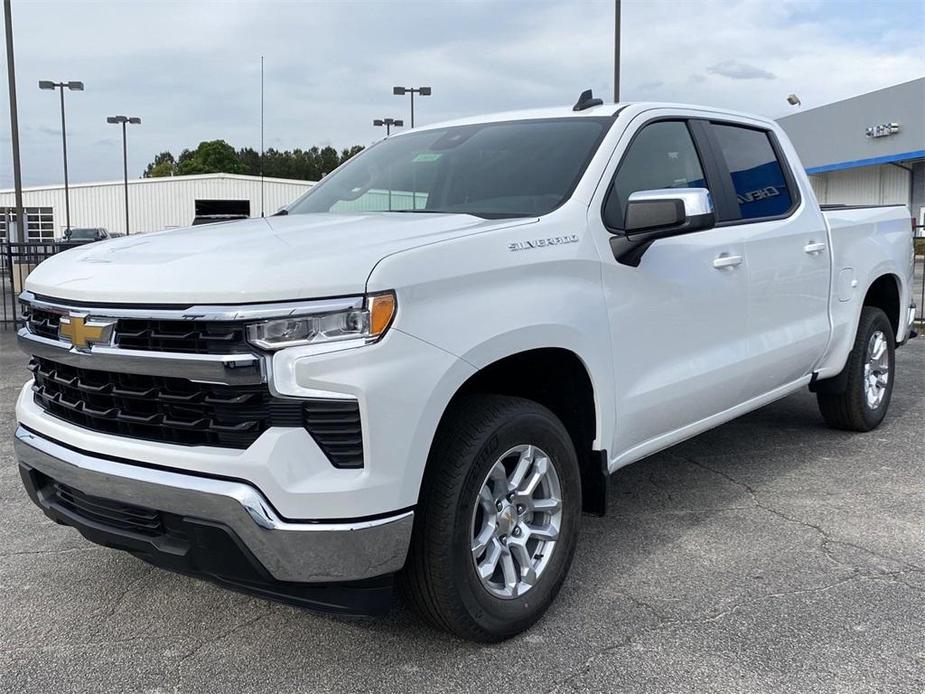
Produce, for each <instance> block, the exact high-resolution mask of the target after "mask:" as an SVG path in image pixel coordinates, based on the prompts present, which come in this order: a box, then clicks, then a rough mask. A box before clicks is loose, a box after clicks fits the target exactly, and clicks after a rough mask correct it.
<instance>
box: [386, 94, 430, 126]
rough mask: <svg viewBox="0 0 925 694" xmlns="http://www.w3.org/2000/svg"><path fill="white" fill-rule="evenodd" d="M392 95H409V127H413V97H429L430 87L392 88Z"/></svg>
mask: <svg viewBox="0 0 925 694" xmlns="http://www.w3.org/2000/svg"><path fill="white" fill-rule="evenodd" d="M392 94H394V95H395V96H404V95H405V94H410V95H411V127H412V128H413V127H414V95H415V94H420V95H421V96H430V94H431V90H430V87H392Z"/></svg>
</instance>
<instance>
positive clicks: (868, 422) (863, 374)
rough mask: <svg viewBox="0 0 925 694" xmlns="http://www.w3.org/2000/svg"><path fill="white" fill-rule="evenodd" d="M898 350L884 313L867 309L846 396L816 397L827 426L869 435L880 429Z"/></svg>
mask: <svg viewBox="0 0 925 694" xmlns="http://www.w3.org/2000/svg"><path fill="white" fill-rule="evenodd" d="M895 349H896V347H895V344H894V337H893V326H892V325H891V324H890V320H889V318H887V316H886V314H885V313H884V312H883V311H882V310H881V309H879V308H875V307H873V306H865V307H864V308H863V309H862V311H861V320H860V322H859V323H858V332H857V336H856V337H855V340H854V348H853V349H852V350H851V354H850V355H849V356H848V362H847V363H846V364H845V371H844V372H843V373H844V374H845V376H846V378H845V384H846V387H845V390H844V392H842V393H824V392H821V393H818V394H817V396H816V397H817V399H818V402H819V411H820V412H821V413H822V417H823V419H825V421H826V424H828V425H829V426H831V427H834V428H836V429H847V430H849V431H870V430H871V429H875V428H876V427H877V426H879V424H880V422H882V421H883V418H884V417H885V416H886V411H887V409H888V408H889V406H890V397H891V396H892V394H893V381H894V374H893V372H894V365H895V359H894V356H895Z"/></svg>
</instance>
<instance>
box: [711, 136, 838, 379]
mask: <svg viewBox="0 0 925 694" xmlns="http://www.w3.org/2000/svg"><path fill="white" fill-rule="evenodd" d="M707 128H708V130H709V133H710V136H711V139H712V142H713V149H714V151H715V152H716V153H717V159H718V160H719V164H720V167H721V168H722V169H724V171H723V175H724V178H725V181H724V184H725V186H726V187H727V192H729V191H728V187H730V186H731V188H732V190H731V194H732V195H734V204H735V206H736V212H737V215H738V217H739V218H738V220H736V221H734V222H727V223H731V224H733V225H735V226H736V227H737V228H738V229H740V230H741V232H742V238H743V240H744V242H745V253H746V258H747V265H748V316H749V318H748V336H749V337H748V358H749V373H750V375H749V379H748V386H749V391H750V392H749V394H750V395H751V396H752V397H756V396H759V395H763V394H765V393H768V392H770V391H772V390H774V389H776V388H779V387H781V386H784V385H786V384H788V383H792V382H793V381H796V380H798V379H799V378H801V377H803V376H806V375H807V374H809V373H811V371H812V369H813V367H814V366H815V364H816V362H817V360H818V359H819V358H820V357H821V356H822V354H823V352H824V351H825V347H826V343H827V341H828V337H829V316H828V301H829V282H830V255H829V251H828V248H827V243H828V238H827V230H826V226H825V221H824V220H823V218H822V215H821V213H820V212H819V210H818V208H817V206H816V205H813V204H803V201H801V199H800V190H799V187H798V185H797V183H796V179H795V177H794V175H793V172H792V171H791V170H790V167H789V164H788V161H787V158H786V156H785V155H784V154H783V152H782V149H781V146H780V143H779V142H778V140H777V138H776V136H775V135H774V133H773V132H772V131H770V130H767V129H765V128H761V127H749V126H745V125H743V124H740V123H736V124H733V123H725V122H717V121H713V122H710V123H709V124H708V125H707ZM810 202H811V201H810Z"/></svg>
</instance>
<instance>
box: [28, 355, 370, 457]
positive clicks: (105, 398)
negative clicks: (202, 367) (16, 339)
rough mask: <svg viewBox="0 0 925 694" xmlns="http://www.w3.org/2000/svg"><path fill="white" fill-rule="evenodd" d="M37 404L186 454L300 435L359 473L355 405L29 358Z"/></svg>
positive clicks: (79, 422)
mask: <svg viewBox="0 0 925 694" xmlns="http://www.w3.org/2000/svg"><path fill="white" fill-rule="evenodd" d="M29 370H30V371H32V373H33V374H34V376H35V383H33V385H32V391H33V393H34V396H35V402H36V403H37V404H38V405H39V407H41V408H42V409H43V410H45V411H46V412H48V413H49V414H51V415H54V416H55V417H58V418H59V419H63V420H65V421H67V422H70V423H71V424H76V425H77V426H81V427H84V428H87V429H92V430H93V431H99V432H103V433H106V434H115V435H117V436H127V437H130V438H137V439H144V440H146V441H161V442H164V443H175V444H183V445H189V446H221V447H223V448H247V447H248V446H250V445H251V444H252V443H253V442H254V441H256V440H257V438H258V437H259V436H260V435H261V434H262V433H263V432H264V431H266V430H267V429H269V428H270V427H303V428H304V429H305V430H306V431H307V432H308V433H309V435H311V437H312V438H313V439H314V440H315V442H316V443H317V444H318V447H319V448H320V449H321V450H322V452H324V454H325V455H326V456H327V458H328V460H330V461H331V464H332V465H334V466H335V467H339V468H361V467H363V427H362V422H361V419H360V407H359V404H358V403H357V401H356V400H335V399H324V398H314V399H310V400H294V399H286V398H276V397H273V396H272V395H270V391H269V390H268V388H267V386H266V385H253V386H223V385H215V384H207V383H194V382H193V381H187V380H185V379H182V378H166V377H160V376H139V375H136V374H123V373H111V372H108V371H97V370H94V369H81V368H77V367H74V366H68V365H66V364H59V363H57V362H54V361H51V360H49V359H43V358H41V357H35V358H33V359H32V361H30V362H29Z"/></svg>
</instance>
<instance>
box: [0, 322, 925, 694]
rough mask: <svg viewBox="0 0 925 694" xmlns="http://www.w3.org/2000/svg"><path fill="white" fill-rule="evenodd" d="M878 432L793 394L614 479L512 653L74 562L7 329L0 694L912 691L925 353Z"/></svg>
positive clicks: (0, 371)
mask: <svg viewBox="0 0 925 694" xmlns="http://www.w3.org/2000/svg"><path fill="white" fill-rule="evenodd" d="M897 365H898V379H897V384H896V389H895V391H894V393H893V402H892V405H891V408H890V414H889V416H888V417H887V420H886V421H885V423H884V425H883V426H881V428H880V429H878V430H876V431H874V432H871V433H869V434H851V433H846V432H836V431H832V430H829V429H826V428H825V427H824V426H823V424H822V421H821V418H820V417H819V414H818V412H817V410H816V405H815V400H814V398H813V396H811V395H810V394H808V393H805V392H801V393H798V394H795V395H793V396H791V397H788V398H787V399H785V400H782V401H780V402H777V403H775V404H772V405H769V406H768V407H765V408H763V409H761V410H759V411H757V412H754V413H752V414H750V415H747V416H745V417H743V418H741V419H739V420H736V421H734V422H731V423H729V424H727V425H725V426H723V427H720V428H719V429H716V430H714V431H711V432H708V433H706V434H703V435H701V436H699V437H697V438H695V439H692V440H690V441H688V442H686V443H684V444H681V445H679V446H676V447H674V448H672V449H670V450H668V451H665V452H663V453H661V454H658V455H656V456H653V457H652V458H649V459H648V460H646V461H643V462H640V463H637V464H635V465H631V466H629V467H627V468H624V469H623V470H621V471H619V472H618V473H617V474H616V475H615V476H614V477H613V479H612V487H611V507H610V513H609V515H608V516H607V517H606V518H594V517H590V516H585V517H584V518H583V528H582V533H581V540H580V543H579V547H578V550H577V552H576V555H575V562H574V564H573V566H572V571H571V574H570V577H569V579H568V580H567V581H566V583H565V586H564V587H563V589H562V592H561V593H560V595H559V599H558V600H557V602H556V603H555V604H554V605H553V607H552V609H551V610H550V612H549V613H548V615H547V616H546V618H545V619H543V620H542V621H541V622H540V623H539V624H538V625H537V626H536V627H535V628H533V629H531V630H530V631H528V632H527V633H525V634H523V635H521V636H519V637H517V638H515V639H513V640H511V641H509V642H507V643H504V644H499V645H495V646H482V645H476V644H470V643H464V642H461V641H458V640H456V639H454V638H452V637H450V636H447V635H445V634H442V633H437V632H434V631H431V630H430V629H428V628H427V627H425V626H423V625H422V624H421V623H420V622H419V621H418V620H417V619H416V618H415V617H414V615H413V614H411V613H410V612H409V611H408V610H406V609H402V608H399V609H396V610H395V611H393V612H392V613H391V614H390V615H388V616H387V617H386V618H383V619H379V620H360V619H344V618H333V617H327V616H322V615H317V614H312V613H310V612H306V611H302V610H299V609H295V608H291V607H288V606H285V605H279V604H275V603H270V602H266V601H264V600H261V599H257V598H252V597H248V596H244V595H239V594H236V593H231V592H228V591H225V590H222V589H220V588H218V587H215V586H213V585H211V584H208V583H204V582H202V581H198V580H196V579H192V578H187V577H184V576H179V575H174V574H170V573H168V572H165V571H162V570H160V569H154V568H152V567H149V566H148V565H146V564H144V563H143V562H141V561H139V560H137V559H135V558H133V557H132V556H130V555H128V554H124V553H121V552H117V551H115V550H109V549H104V548H100V547H96V546H94V545H91V544H89V543H88V542H86V541H85V540H83V539H82V538H81V537H80V535H78V533H77V532H76V531H74V530H71V529H69V528H64V527H60V526H57V525H55V524H53V523H52V522H51V521H49V520H48V519H46V518H45V516H44V515H43V514H42V513H41V512H40V511H39V510H38V509H37V508H35V507H34V506H33V505H32V503H31V502H30V501H29V500H28V498H27V497H26V494H25V492H24V491H23V490H22V488H21V486H20V482H19V476H18V473H17V471H16V467H15V464H14V460H13V455H12V445H11V434H12V431H13V427H14V415H13V400H14V397H15V395H16V392H17V391H18V388H19V385H20V384H21V383H22V382H24V381H25V380H26V377H27V373H26V372H25V370H24V366H25V359H24V358H23V357H22V355H20V354H19V353H18V352H17V351H16V349H15V343H14V339H13V334H12V333H11V332H9V331H0V501H2V504H0V525H2V529H3V531H2V533H0V691H2V692H17V694H18V693H24V692H45V691H55V692H228V691H235V692H236V693H238V694H244V693H246V692H261V693H266V692H397V691H401V692H406V691H426V692H444V691H445V692H463V691H465V692H485V691H493V690H496V689H498V688H499V687H502V686H504V685H503V684H501V683H502V682H503V681H505V680H507V679H508V678H510V680H511V681H512V682H516V683H517V688H518V689H520V690H524V691H535V692H550V693H551V692H587V691H607V692H783V691H787V692H813V693H816V692H851V693H852V694H853V693H857V692H891V693H896V692H923V691H925V339H918V340H914V341H912V342H911V343H910V344H909V345H908V346H906V347H904V348H903V349H901V350H899V352H898V353H897Z"/></svg>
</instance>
